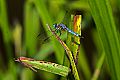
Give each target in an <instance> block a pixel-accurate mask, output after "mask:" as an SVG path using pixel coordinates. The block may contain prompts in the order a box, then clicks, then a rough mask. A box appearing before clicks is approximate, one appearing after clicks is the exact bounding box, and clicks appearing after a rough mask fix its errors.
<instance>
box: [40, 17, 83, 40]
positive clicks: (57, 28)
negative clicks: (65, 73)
mask: <svg viewBox="0 0 120 80" xmlns="http://www.w3.org/2000/svg"><path fill="white" fill-rule="evenodd" d="M66 16H68V15H66ZM66 16H65V17H64V19H63V20H64V21H65V19H66ZM52 28H53V29H54V30H55V32H56V33H58V34H59V36H61V32H62V31H67V32H69V33H70V34H72V35H74V36H76V37H79V38H83V37H82V36H81V35H80V34H78V33H76V32H74V31H72V30H70V29H69V28H68V27H67V26H66V25H65V24H63V22H62V23H60V24H57V23H55V24H53V25H52ZM40 35H41V34H39V35H38V36H40ZM51 36H53V35H51ZM51 36H49V37H47V38H45V39H44V41H47V40H48V39H49V38H50V37H51Z"/></svg>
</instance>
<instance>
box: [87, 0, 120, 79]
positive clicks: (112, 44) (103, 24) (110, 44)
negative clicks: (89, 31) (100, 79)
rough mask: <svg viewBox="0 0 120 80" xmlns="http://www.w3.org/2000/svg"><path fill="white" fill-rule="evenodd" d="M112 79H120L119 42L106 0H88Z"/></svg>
mask: <svg viewBox="0 0 120 80" xmlns="http://www.w3.org/2000/svg"><path fill="white" fill-rule="evenodd" d="M88 1H89V5H90V9H91V13H92V16H93V18H94V20H95V23H96V26H97V30H98V32H99V35H100V38H101V40H102V44H103V48H104V51H105V55H106V57H107V60H108V63H109V67H110V71H111V76H112V79H113V80H120V76H119V75H120V49H119V48H120V43H119V41H118V35H117V30H116V26H115V22H114V19H113V15H112V9H111V6H110V3H109V1H108V0H88Z"/></svg>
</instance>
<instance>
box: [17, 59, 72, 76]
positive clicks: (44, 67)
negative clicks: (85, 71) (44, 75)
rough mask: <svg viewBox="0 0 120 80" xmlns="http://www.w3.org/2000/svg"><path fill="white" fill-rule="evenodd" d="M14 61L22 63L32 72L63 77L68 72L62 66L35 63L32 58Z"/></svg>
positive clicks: (40, 62)
mask: <svg viewBox="0 0 120 80" xmlns="http://www.w3.org/2000/svg"><path fill="white" fill-rule="evenodd" d="M15 61H18V62H22V64H24V65H25V66H26V67H28V68H30V69H32V70H34V71H36V70H35V69H40V70H44V71H47V72H51V73H54V74H58V75H61V76H64V77H65V76H67V75H68V73H69V72H70V69H69V68H68V67H66V66H62V65H59V64H56V63H51V62H45V61H37V60H34V59H32V58H26V57H20V58H18V59H17V60H15Z"/></svg>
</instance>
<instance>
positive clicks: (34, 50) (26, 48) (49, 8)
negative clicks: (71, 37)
mask: <svg viewBox="0 0 120 80" xmlns="http://www.w3.org/2000/svg"><path fill="white" fill-rule="evenodd" d="M119 4H120V1H119V0H109V1H108V0H100V1H97V0H0V80H36V79H37V80H65V78H61V76H58V75H55V74H52V73H48V72H45V71H41V70H39V71H38V72H37V73H36V72H33V71H31V70H30V69H28V68H25V67H23V66H21V65H20V64H18V63H17V62H15V61H14V60H15V59H16V58H18V57H20V56H26V57H31V58H34V59H36V60H45V61H50V62H55V63H58V64H63V62H64V56H65V51H64V49H63V47H62V46H61V44H60V43H59V42H58V41H57V40H56V39H55V38H54V37H52V38H51V39H50V40H49V41H47V42H45V43H44V44H42V39H43V38H46V37H48V36H50V35H51V33H50V32H49V31H48V29H47V27H46V24H50V25H51V26H52V24H54V23H60V22H62V21H63V19H64V16H65V14H66V12H67V11H68V12H69V14H71V15H74V14H76V13H77V14H80V15H82V36H83V37H84V39H81V46H80V54H79V59H78V65H77V69H78V72H79V76H80V78H81V80H91V79H92V80H111V79H113V80H120V77H119V75H120V74H119V73H120V63H119V62H120V50H119V48H120V47H119V46H120V27H119V26H120V23H119V22H120V15H119V14H120V6H119ZM66 20H67V19H66ZM68 21H69V20H68ZM71 23H72V21H71ZM68 27H69V28H71V29H73V28H72V27H73V26H71V27H70V26H68ZM39 33H43V34H42V35H43V36H42V37H37V36H38V34H39ZM61 38H62V40H64V41H66V43H67V37H66V34H65V33H63V34H62V35H61ZM69 47H70V45H69ZM69 80H73V79H72V78H71V79H69Z"/></svg>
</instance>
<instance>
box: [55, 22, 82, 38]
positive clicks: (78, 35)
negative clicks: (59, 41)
mask: <svg viewBox="0 0 120 80" xmlns="http://www.w3.org/2000/svg"><path fill="white" fill-rule="evenodd" d="M53 27H54V28H55V31H57V32H60V35H61V30H66V31H68V32H69V33H71V34H73V35H75V36H77V37H80V38H82V36H81V35H80V34H78V33H76V32H74V31H72V30H70V29H69V28H67V26H65V25H64V24H62V23H60V24H53Z"/></svg>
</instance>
